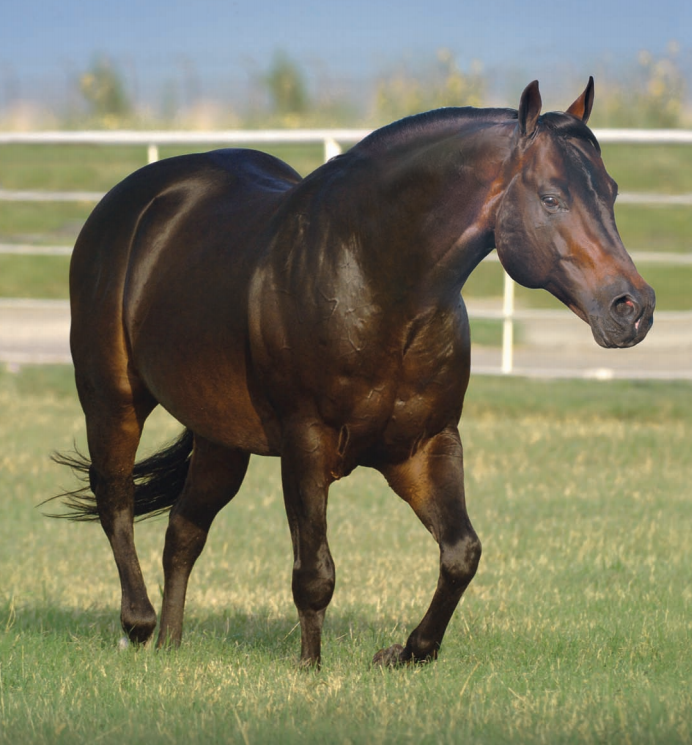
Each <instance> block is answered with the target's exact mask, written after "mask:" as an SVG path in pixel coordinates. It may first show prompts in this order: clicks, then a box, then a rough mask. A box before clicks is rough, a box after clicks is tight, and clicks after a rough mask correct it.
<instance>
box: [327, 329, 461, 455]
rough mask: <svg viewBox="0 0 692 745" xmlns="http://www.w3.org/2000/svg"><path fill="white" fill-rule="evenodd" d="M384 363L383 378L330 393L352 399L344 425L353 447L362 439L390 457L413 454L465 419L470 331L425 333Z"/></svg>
mask: <svg viewBox="0 0 692 745" xmlns="http://www.w3.org/2000/svg"><path fill="white" fill-rule="evenodd" d="M380 364H381V366H380V368H379V372H380V375H379V376H378V375H375V376H374V378H373V379H372V380H371V381H368V380H367V379H358V378H351V380H350V382H348V381H347V380H343V388H342V389H341V391H340V392H338V391H334V392H333V393H335V394H336V395H334V396H332V397H330V398H331V400H332V401H333V402H335V403H337V402H341V403H343V402H348V410H347V412H344V414H345V417H344V423H345V424H347V426H348V428H349V431H350V432H351V434H352V436H353V437H352V443H351V444H352V445H353V446H356V445H357V442H358V441H359V440H360V441H361V442H362V443H363V444H364V446H365V447H366V448H369V447H375V449H376V450H377V451H380V452H384V453H387V454H389V455H393V456H394V455H398V454H399V453H400V452H403V453H410V452H411V451H412V450H414V449H415V448H416V447H417V444H418V443H420V442H421V441H423V440H424V439H425V438H426V437H428V436H431V435H433V434H436V433H437V432H439V431H441V430H442V429H444V428H445V427H447V426H449V425H450V424H452V423H456V422H457V421H458V420H459V417H460V416H461V407H462V403H463V399H464V393H465V391H466V385H467V383H468V374H469V353H468V345H467V343H466V340H465V337H464V335H458V334H455V335H451V336H449V335H447V336H446V337H439V336H437V335H430V336H428V335H426V334H424V333H421V334H419V335H418V336H417V337H416V338H415V339H414V340H413V341H410V343H409V345H408V346H407V348H406V349H405V350H403V349H402V350H399V352H398V354H395V353H394V352H392V354H391V355H390V356H389V358H388V359H385V358H384V357H383V358H381V359H380Z"/></svg>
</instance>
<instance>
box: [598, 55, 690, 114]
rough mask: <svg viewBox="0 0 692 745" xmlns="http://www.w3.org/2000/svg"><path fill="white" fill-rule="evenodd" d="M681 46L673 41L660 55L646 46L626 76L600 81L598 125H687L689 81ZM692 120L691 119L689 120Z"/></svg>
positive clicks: (605, 77) (605, 78)
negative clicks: (680, 51) (683, 68)
mask: <svg viewBox="0 0 692 745" xmlns="http://www.w3.org/2000/svg"><path fill="white" fill-rule="evenodd" d="M678 57H679V46H678V44H677V43H676V42H670V44H668V48H667V50H666V53H665V54H663V55H660V56H658V57H656V56H655V55H653V54H651V52H648V51H646V50H642V51H641V52H640V53H639V57H638V59H637V64H636V66H634V68H632V69H630V70H628V71H627V72H626V73H625V74H624V77H623V79H619V80H611V81H608V80H607V76H604V79H603V80H602V81H600V82H599V83H598V91H597V96H598V105H597V106H596V107H595V108H594V121H593V124H594V125H595V126H603V127H660V128H669V127H680V126H684V125H685V118H686V115H688V114H689V112H686V111H685V103H686V99H687V94H688V90H687V81H686V79H685V75H684V73H683V71H682V69H681V67H680V64H679V61H678ZM687 123H688V124H689V120H688V121H687Z"/></svg>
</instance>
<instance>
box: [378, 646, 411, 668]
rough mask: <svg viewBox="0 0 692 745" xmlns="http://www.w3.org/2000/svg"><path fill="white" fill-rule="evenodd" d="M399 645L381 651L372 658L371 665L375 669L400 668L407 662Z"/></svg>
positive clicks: (406, 657)
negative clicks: (375, 667)
mask: <svg viewBox="0 0 692 745" xmlns="http://www.w3.org/2000/svg"><path fill="white" fill-rule="evenodd" d="M405 651H406V650H405V648H404V647H403V645H401V644H393V645H392V646H391V647H387V649H381V650H380V651H379V652H378V653H377V654H376V655H375V656H374V657H373V658H372V664H373V665H375V666H377V667H401V666H402V665H405V664H406V663H407V662H408V661H409V659H410V658H409V656H408V655H406V654H405Z"/></svg>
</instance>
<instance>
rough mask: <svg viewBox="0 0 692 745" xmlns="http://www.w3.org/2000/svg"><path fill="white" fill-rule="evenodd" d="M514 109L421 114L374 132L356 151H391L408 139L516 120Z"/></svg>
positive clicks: (463, 109)
mask: <svg viewBox="0 0 692 745" xmlns="http://www.w3.org/2000/svg"><path fill="white" fill-rule="evenodd" d="M516 118H517V112H516V111H515V110H514V109H501V108H497V109H491V108H488V109H478V108H475V107H473V106H461V107H449V108H444V109H433V110H432V111H426V112H424V113H422V114H413V115H412V116H407V117H404V118H403V119H399V120H398V121H396V122H393V123H392V124H387V125H386V126H384V127H381V128H380V129H376V130H375V131H374V132H371V133H370V134H369V135H368V136H367V137H365V138H364V139H363V140H361V142H359V143H358V145H357V147H358V149H363V150H377V149H379V148H380V147H383V146H386V147H392V146H396V145H398V144H403V143H405V142H407V141H409V140H410V138H411V137H417V136H420V135H435V134H440V133H444V132H446V131H449V132H450V133H451V132H454V131H456V130H458V129H459V128H460V127H462V126H464V125H465V124H469V123H474V124H476V123H485V122H487V123H489V124H492V123H495V122H499V121H507V120H508V119H516Z"/></svg>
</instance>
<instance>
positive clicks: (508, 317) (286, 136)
mask: <svg viewBox="0 0 692 745" xmlns="http://www.w3.org/2000/svg"><path fill="white" fill-rule="evenodd" d="M370 131H371V130H368V129H311V130H306V129H295V130H219V131H209V132H184V131H149V132H142V131H78V132H61V131H56V132H0V146H2V145H102V146H117V145H141V146H143V147H146V148H147V161H148V162H149V163H152V162H155V161H156V160H158V159H159V148H160V147H161V146H163V145H178V146H180V145H183V146H210V145H221V144H223V145H256V146H257V145H260V146H261V145H270V144H298V143H300V144H321V145H322V147H323V153H324V160H325V161H326V160H329V159H330V158H332V157H334V156H335V155H338V154H340V153H341V152H342V145H344V144H353V143H356V142H358V141H360V140H361V139H363V137H365V136H366V135H368V134H369V133H370ZM594 134H595V135H596V137H597V139H598V140H599V141H600V142H603V143H606V142H607V143H630V144H668V145H671V144H672V145H692V130H634V129H630V130H627V129H595V130H594ZM101 196H103V195H102V194H101V193H98V192H85V191H42V190H8V189H0V201H20V202H36V201H38V202H44V201H45V202H49V201H53V202H54V201H86V202H96V201H98V200H99V199H100V198H101ZM618 202H619V203H623V204H642V205H650V206H668V205H680V206H692V194H674V195H670V194H657V193H623V194H620V195H619V196H618ZM71 250H72V249H71V247H68V246H30V245H14V244H0V254H19V255H69V254H70V253H71ZM633 258H634V260H635V261H636V262H640V263H646V262H655V263H659V264H677V265H691V264H692V253H686V254H671V253H665V254H664V253H638V254H637V253H633ZM488 260H491V261H492V260H497V256H496V255H495V254H492V255H491V256H490V257H488ZM551 313H552V314H553V315H554V314H555V311H535V310H534V311H517V309H516V308H515V305H514V283H513V281H512V280H511V279H510V278H509V276H508V275H507V274H505V281H504V296H503V304H502V309H501V310H499V309H498V310H488V309H483V310H476V311H474V312H473V314H472V318H481V319H500V320H502V322H503V333H502V357H501V365H500V368H501V372H502V373H503V374H510V373H512V372H513V370H514V361H513V358H514V323H515V321H517V320H521V319H528V318H536V317H547V316H548V315H549V314H551ZM558 313H560V311H558ZM662 315H665V314H661V313H660V312H659V313H658V314H657V317H659V318H660V317H661V316H662ZM668 315H670V316H671V318H672V317H673V316H675V318H676V319H679V317H680V316H681V314H680V313H674V314H668ZM682 315H684V316H685V317H687V316H689V319H690V327H691V328H692V312H690V313H688V314H684V313H683V314H682ZM691 368H692V365H691Z"/></svg>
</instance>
